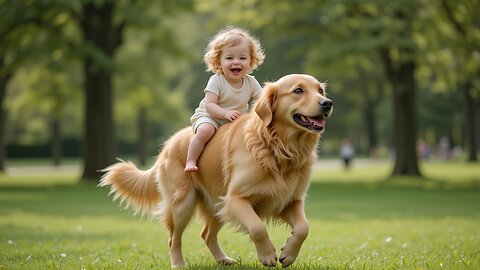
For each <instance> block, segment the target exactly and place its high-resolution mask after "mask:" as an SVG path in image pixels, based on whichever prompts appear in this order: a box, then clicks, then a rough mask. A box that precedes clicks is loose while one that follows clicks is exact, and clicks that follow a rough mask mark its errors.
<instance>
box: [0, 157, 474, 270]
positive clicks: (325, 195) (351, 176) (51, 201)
mask: <svg viewBox="0 0 480 270" xmlns="http://www.w3.org/2000/svg"><path fill="white" fill-rule="evenodd" d="M389 170H390V168H389V165H388V163H379V164H374V165H369V166H363V167H358V168H353V170H351V171H349V172H344V171H342V170H341V169H340V168H320V169H317V170H316V171H315V172H314V174H313V183H312V185H311V187H310V190H309V195H308V200H307V209H306V210H307V216H308V218H309V221H310V227H311V230H310V234H309V236H308V238H307V240H306V242H305V244H304V246H303V248H302V251H301V253H300V255H299V258H298V260H297V261H296V262H295V263H294V264H293V265H292V266H291V267H290V269H480V166H479V165H478V164H464V163H435V162H432V163H426V164H422V171H423V172H424V173H425V175H426V177H427V180H425V179H411V178H395V179H388V180H386V177H387V175H388V172H389ZM76 177H77V176H75V175H73V174H72V175H54V176H48V175H38V176H30V175H28V176H5V175H3V176H0V269H168V268H169V255H168V248H167V240H168V239H167V234H166V232H165V230H164V229H163V227H162V225H161V224H160V223H159V222H157V221H155V220H153V221H150V220H148V219H147V218H145V217H144V218H140V217H134V216H132V215H131V213H130V212H129V211H125V210H123V209H122V208H120V207H118V205H117V203H112V202H111V197H108V196H107V193H108V191H107V190H106V189H100V188H97V187H96V186H95V185H94V184H85V183H76V181H75V179H76ZM201 227H202V225H201V224H200V223H199V222H197V221H194V222H192V224H191V226H190V227H188V229H187V231H186V233H185V235H184V239H183V240H184V241H183V242H184V255H185V258H186V259H187V264H188V265H189V268H191V269H264V267H262V266H261V265H260V264H259V263H258V262H257V258H256V253H255V250H254V246H253V244H252V243H251V242H250V241H249V239H248V236H246V235H243V234H240V233H235V232H234V231H233V230H232V229H230V228H225V229H224V230H222V232H221V234H220V243H221V245H222V246H223V247H224V250H225V251H226V252H227V253H228V254H229V255H230V256H231V257H233V258H235V259H237V260H238V261H239V264H238V265H235V266H233V267H218V266H216V265H215V262H214V260H213V258H212V257H211V255H210V253H209V251H208V249H207V248H206V246H205V245H204V244H203V241H202V240H201V238H200V237H199V233H200V231H201ZM269 232H270V235H271V238H272V239H273V242H274V244H275V246H276V247H277V251H278V250H279V249H280V247H281V246H282V244H283V242H284V241H285V239H286V237H287V236H288V235H289V230H288V229H287V228H286V227H284V226H280V227H273V226H270V227H269ZM278 268H281V267H280V266H278Z"/></svg>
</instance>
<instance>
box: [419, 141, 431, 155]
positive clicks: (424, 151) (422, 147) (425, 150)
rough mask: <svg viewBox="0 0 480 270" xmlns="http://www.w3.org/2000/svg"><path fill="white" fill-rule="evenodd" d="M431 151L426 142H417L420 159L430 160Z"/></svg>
mask: <svg viewBox="0 0 480 270" xmlns="http://www.w3.org/2000/svg"><path fill="white" fill-rule="evenodd" d="M430 154H431V150H430V147H429V146H428V144H427V142H426V141H425V140H422V139H420V140H418V141H417V157H418V158H419V159H423V160H428V159H429V158H430Z"/></svg>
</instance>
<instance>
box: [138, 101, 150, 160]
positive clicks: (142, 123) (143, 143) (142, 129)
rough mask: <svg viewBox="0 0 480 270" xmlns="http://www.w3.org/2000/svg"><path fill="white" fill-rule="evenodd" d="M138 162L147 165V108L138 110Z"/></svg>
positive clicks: (142, 107)
mask: <svg viewBox="0 0 480 270" xmlns="http://www.w3.org/2000/svg"><path fill="white" fill-rule="evenodd" d="M137 121H138V123H137V124H138V137H137V140H138V142H137V145H138V161H139V163H140V165H145V164H146V163H147V155H148V153H149V151H148V150H149V149H148V147H149V143H148V142H149V139H148V138H149V136H148V133H149V131H148V119H147V108H145V107H144V106H141V107H140V108H139V109H138V120H137Z"/></svg>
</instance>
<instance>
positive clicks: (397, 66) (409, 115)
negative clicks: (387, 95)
mask: <svg viewBox="0 0 480 270" xmlns="http://www.w3.org/2000/svg"><path fill="white" fill-rule="evenodd" d="M415 3H416V2H415V1H412V0H402V1H396V2H395V3H392V2H385V1H369V2H365V1H360V0H351V1H342V2H338V1H321V2H320V1H303V2H302V3H293V2H289V1H263V2H261V3H258V4H257V6H255V10H257V13H255V12H253V11H250V12H251V13H254V14H256V15H257V16H259V17H260V16H261V17H263V19H258V20H255V21H253V22H251V23H250V25H253V26H258V25H264V24H268V18H269V19H271V20H273V19H274V17H273V15H275V18H280V19H279V20H277V22H278V28H276V30H277V31H281V32H283V33H288V35H290V36H291V35H292V33H293V35H301V36H310V37H314V38H312V39H306V40H304V42H302V43H298V45H297V46H298V47H297V49H298V50H302V52H303V53H304V54H307V55H308V56H309V57H305V59H309V58H311V57H314V58H316V59H320V60H321V59H324V60H325V59H328V60H329V61H330V60H331V59H337V58H338V57H339V58H342V57H344V55H355V54H357V55H358V57H362V55H365V54H367V55H372V54H375V53H376V54H378V59H380V61H381V63H382V65H383V70H384V74H385V76H386V78H387V80H388V82H389V83H390V85H391V87H392V89H393V104H394V108H393V111H394V120H393V125H394V140H393V141H394V148H395V152H396V159H395V166H394V170H393V172H392V174H393V175H420V171H419V169H418V165H417V157H416V151H415V145H416V121H415V119H416V103H415V102H416V100H415V96H416V89H415V70H416V64H415V53H416V51H415V50H416V47H415V42H414V40H413V36H412V33H413V31H414V29H413V21H414V20H415V19H416V12H417V10H418V5H416V4H415ZM232 5H233V6H236V7H237V9H238V10H239V11H240V10H241V12H239V15H237V16H238V18H241V16H242V15H243V16H245V17H247V19H250V20H252V17H254V16H253V15H251V14H250V13H245V12H244V10H246V9H250V10H251V9H252V6H251V3H248V4H243V5H244V6H243V7H242V8H239V7H238V5H241V4H238V3H237V4H232ZM248 5H250V6H248ZM291 10H295V11H296V12H295V14H292V13H291ZM229 14H230V13H229ZM260 14H261V15H260ZM296 14H301V16H295V15H296ZM220 16H222V15H220ZM265 16H266V17H267V19H265ZM265 21H266V22H265ZM242 22H244V21H242ZM286 29H290V30H291V31H286ZM306 48H307V50H305V49H306ZM317 63H319V62H317ZM326 66H327V67H326V68H323V70H325V69H327V68H328V65H326ZM346 66H348V67H350V68H351V65H346ZM320 67H323V66H322V65H320Z"/></svg>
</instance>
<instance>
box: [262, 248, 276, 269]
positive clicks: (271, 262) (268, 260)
mask: <svg viewBox="0 0 480 270" xmlns="http://www.w3.org/2000/svg"><path fill="white" fill-rule="evenodd" d="M258 259H259V260H260V262H261V263H262V264H263V265H264V266H268V267H275V266H276V265H277V255H275V251H274V252H272V253H271V254H267V255H260V254H259V255H258Z"/></svg>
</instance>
